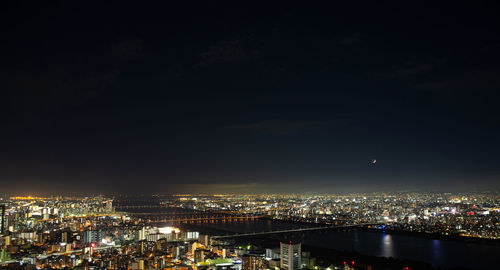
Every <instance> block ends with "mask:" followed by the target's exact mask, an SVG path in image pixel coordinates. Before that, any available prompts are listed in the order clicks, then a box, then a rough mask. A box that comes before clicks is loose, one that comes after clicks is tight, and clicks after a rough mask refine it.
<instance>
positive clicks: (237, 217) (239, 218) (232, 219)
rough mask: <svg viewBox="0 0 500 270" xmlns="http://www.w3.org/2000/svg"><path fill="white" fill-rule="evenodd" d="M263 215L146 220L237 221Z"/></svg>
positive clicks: (257, 217) (172, 221)
mask: <svg viewBox="0 0 500 270" xmlns="http://www.w3.org/2000/svg"><path fill="white" fill-rule="evenodd" d="M263 217H264V216H215V217H191V218H176V219H157V220H149V221H148V222H171V223H175V222H191V221H215V220H222V221H238V220H254V219H259V218H263Z"/></svg>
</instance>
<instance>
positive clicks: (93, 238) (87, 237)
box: [83, 230, 103, 244]
mask: <svg viewBox="0 0 500 270" xmlns="http://www.w3.org/2000/svg"><path fill="white" fill-rule="evenodd" d="M102 238H103V233H102V232H101V231H93V230H85V231H84V232H83V241H84V242H85V243H86V244H87V243H96V242H101V240H102Z"/></svg>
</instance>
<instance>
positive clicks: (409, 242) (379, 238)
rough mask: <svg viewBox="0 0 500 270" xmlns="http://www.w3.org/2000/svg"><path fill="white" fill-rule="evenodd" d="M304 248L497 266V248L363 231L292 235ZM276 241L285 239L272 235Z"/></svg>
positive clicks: (231, 227) (250, 225) (230, 227)
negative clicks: (310, 247)
mask: <svg viewBox="0 0 500 270" xmlns="http://www.w3.org/2000/svg"><path fill="white" fill-rule="evenodd" d="M305 226H307V225H304V224H299V223H290V222H284V221H271V220H254V221H239V222H223V221H218V222H206V223H191V224H183V225H182V227H185V228H189V229H197V230H199V231H200V232H201V233H212V234H231V233H248V232H261V231H271V230H280V229H293V228H302V227H305ZM295 237H296V238H295V239H296V240H300V241H302V243H303V244H304V245H306V246H312V247H319V248H329V249H335V250H339V251H354V252H358V253H360V254H364V255H369V256H377V257H393V258H396V259H408V260H416V261H422V262H427V263H430V264H432V265H434V266H442V267H467V268H472V269H485V268H486V269H491V268H494V267H495V266H496V265H497V256H498V254H500V246H498V245H487V244H479V243H469V242H463V241H454V240H438V239H432V238H428V237H425V236H419V235H403V234H387V233H382V232H374V231H365V230H332V231H315V232H309V233H306V234H300V235H296V236H295ZM272 239H276V243H277V244H276V245H278V241H280V240H287V239H288V237H287V236H283V235H282V236H273V237H272Z"/></svg>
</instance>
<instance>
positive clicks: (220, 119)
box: [0, 1, 500, 194]
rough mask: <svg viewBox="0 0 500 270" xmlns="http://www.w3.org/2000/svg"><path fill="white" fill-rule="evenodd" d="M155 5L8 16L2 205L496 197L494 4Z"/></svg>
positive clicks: (51, 5)
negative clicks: (313, 196) (117, 198)
mask: <svg viewBox="0 0 500 270" xmlns="http://www.w3.org/2000/svg"><path fill="white" fill-rule="evenodd" d="M70 2H71V3H70ZM145 2H146V1H144V2H143V1H133V2H126V1H117V2H108V1H97V2H92V1H33V2H29V1H12V2H6V3H2V7H1V8H0V9H1V11H0V22H1V26H0V27H1V32H0V33H1V42H0V54H1V58H0V59H1V60H0V71H1V72H0V73H1V75H0V83H1V86H0V89H1V91H2V94H1V98H0V117H1V118H0V119H1V128H0V131H1V132H0V181H1V184H2V188H0V191H1V192H2V193H6V192H13V193H18V194H28V193H29V194H54V193H60V194H70V193H71V194H74V193H92V194H96V193H103V194H106V193H115V194H116V193H127V194H139V193H143V194H152V193H161V194H169V193H178V192H181V193H200V192H204V193H214V192H216V193H224V192H231V193H232V192H235V193H253V192H257V193H270V192H311V193H317V192H320V193H325V192H332V193H341V192H369V191H388V192H389V191H418V190H425V191H469V190H478V191H481V190H495V189H500V105H499V98H500V92H499V90H500V64H499V63H500V16H499V15H498V14H500V4H498V3H495V1H491V2H482V1H466V2H461V1H449V2H444V1H430V2H425V1H412V2H411V3H409V2H410V1H399V2H400V3H399V4H394V3H390V4H389V3H387V4H381V3H379V2H378V1H366V2H357V1H352V2H355V3H353V4H352V5H329V6H326V5H325V6H321V5H317V4H313V2H311V1H300V2H299V4H293V3H292V2H290V1H288V2H281V3H279V4H278V3H276V2H275V4H273V5H270V2H271V1H266V2H262V3H259V2H256V1H233V2H232V4H227V3H223V2H218V1H203V2H206V3H205V4H200V3H196V2H192V3H189V4H186V5H185V6H179V5H177V6H176V5H172V4H171V3H170V2H173V1H162V2H164V3H163V4H161V5H160V4H152V3H145ZM200 2H201V1H200ZM349 2H351V1H349ZM373 159H376V160H377V162H376V163H373V162H372V160H373Z"/></svg>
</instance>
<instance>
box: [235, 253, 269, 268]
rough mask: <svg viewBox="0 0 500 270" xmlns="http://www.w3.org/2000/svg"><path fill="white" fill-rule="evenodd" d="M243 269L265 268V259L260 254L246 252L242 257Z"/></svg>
mask: <svg viewBox="0 0 500 270" xmlns="http://www.w3.org/2000/svg"><path fill="white" fill-rule="evenodd" d="M242 259H243V260H242V262H243V264H242V267H241V269H242V270H259V269H265V268H266V267H265V265H264V260H262V258H261V257H259V256H254V255H249V254H245V255H243V258H242Z"/></svg>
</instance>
